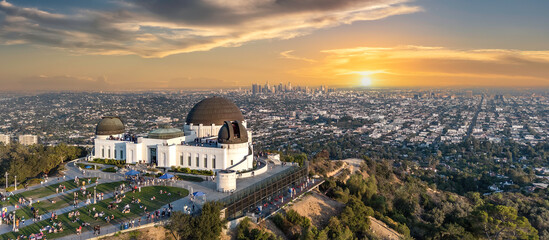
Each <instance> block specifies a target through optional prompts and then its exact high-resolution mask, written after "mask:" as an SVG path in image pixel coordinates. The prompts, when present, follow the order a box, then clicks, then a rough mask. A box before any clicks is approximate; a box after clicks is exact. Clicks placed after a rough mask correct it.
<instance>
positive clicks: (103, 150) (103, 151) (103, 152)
mask: <svg viewBox="0 0 549 240" xmlns="http://www.w3.org/2000/svg"><path fill="white" fill-rule="evenodd" d="M101 157H102V158H105V149H104V148H101Z"/></svg>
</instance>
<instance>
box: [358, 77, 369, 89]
mask: <svg viewBox="0 0 549 240" xmlns="http://www.w3.org/2000/svg"><path fill="white" fill-rule="evenodd" d="M360 82H361V84H362V86H363V87H369V86H371V85H372V78H371V77H370V76H362V79H361V80H360Z"/></svg>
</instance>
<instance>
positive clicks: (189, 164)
mask: <svg viewBox="0 0 549 240" xmlns="http://www.w3.org/2000/svg"><path fill="white" fill-rule="evenodd" d="M187 163H188V166H187V167H190V166H191V154H190V153H189V161H188V162H187Z"/></svg>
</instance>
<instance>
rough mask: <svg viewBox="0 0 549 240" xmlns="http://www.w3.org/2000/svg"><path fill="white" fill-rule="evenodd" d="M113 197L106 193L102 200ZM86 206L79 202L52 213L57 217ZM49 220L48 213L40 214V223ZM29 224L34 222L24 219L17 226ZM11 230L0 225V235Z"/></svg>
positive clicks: (49, 214)
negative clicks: (23, 221)
mask: <svg viewBox="0 0 549 240" xmlns="http://www.w3.org/2000/svg"><path fill="white" fill-rule="evenodd" d="M113 196H114V193H112V192H111V193H107V194H105V196H104V199H109V198H112V197H113ZM92 203H93V201H92ZM86 205H87V204H86V202H85V201H81V202H80V203H78V206H77V207H76V208H75V207H74V206H73V205H72V204H71V205H70V206H67V207H64V208H61V209H57V210H53V211H52V212H54V213H55V214H57V215H61V214H64V213H68V212H71V211H74V210H76V209H78V208H81V207H85V206H86ZM50 218H51V212H50V213H44V214H42V218H41V219H42V220H40V221H44V220H48V219H50ZM31 224H34V222H33V221H32V219H26V221H25V223H22V222H21V223H20V224H19V228H23V227H26V226H29V225H31ZM11 230H12V226H8V225H5V224H4V225H0V234H4V233H8V232H11Z"/></svg>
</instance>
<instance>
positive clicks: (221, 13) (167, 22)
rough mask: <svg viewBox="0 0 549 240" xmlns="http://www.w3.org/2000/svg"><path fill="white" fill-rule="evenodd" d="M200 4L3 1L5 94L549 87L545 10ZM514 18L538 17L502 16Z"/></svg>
mask: <svg viewBox="0 0 549 240" xmlns="http://www.w3.org/2000/svg"><path fill="white" fill-rule="evenodd" d="M192 2H193V4H182V3H179V2H177V1H175V2H172V1H167V2H164V1H153V2H149V1H140V0H135V1H133V0H132V1H130V0H122V1H114V2H113V1H97V2H95V3H94V4H88V3H86V2H85V1H82V2H80V1H78V2H76V1H74V2H72V1H71V2H70V4H61V3H58V2H51V3H47V2H46V1H39V2H36V1H30V0H22V1H5V0H4V1H0V29H1V30H0V52H1V53H2V58H0V70H1V71H0V84H2V86H3V90H6V91H12V90H84V91H90V90H91V91H95V90H103V91H105V90H106V91H109V90H147V89H198V88H200V89H203V88H236V87H248V86H250V85H251V84H252V83H265V82H267V81H269V82H272V83H279V82H292V83H293V84H294V85H296V86H297V85H303V86H304V85H308V86H319V85H329V86H333V87H355V86H376V87H377V86H379V87H417V86H432V87H452V86H457V87H461V86H472V87H477V86H478V87H547V86H549V46H547V44H546V43H547V42H549V33H548V32H547V31H546V26H545V24H543V23H547V22H549V15H547V14H546V12H545V11H543V9H549V2H547V1H533V2H531V3H530V4H521V3H519V2H516V1H506V2H500V1H487V2H482V3H475V4H477V8H478V9H476V10H474V11H473V10H471V7H472V6H471V5H470V4H466V3H465V2H464V1H459V0H451V1H445V2H440V1H427V0H422V1H408V0H396V1H395V0H380V1H377V0H376V1H373V0H365V1H348V0H342V1H335V2H330V1H320V2H317V1H305V2H300V1H283V2H277V1H262V0H252V1H235V2H234V3H231V4H226V3H225V2H222V1H198V0H197V1H192ZM328 2H330V3H328ZM509 11H513V12H515V11H520V12H521V13H528V14H522V15H521V14H517V15H509V14H501V13H502V12H509ZM447 16H452V17H451V20H450V18H448V17H447ZM475 19H489V20H490V21H476V20H475ZM496 23H497V24H496ZM498 26H508V27H506V28H500V27H498ZM517 26H520V27H517ZM522 26H528V27H527V28H526V27H522ZM364 71H367V72H373V73H375V74H374V75H375V76H372V75H371V74H366V75H364V74H360V72H364ZM357 73H358V76H357ZM357 79H359V80H357Z"/></svg>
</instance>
